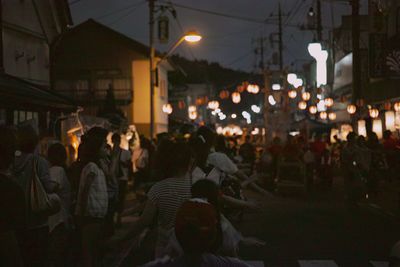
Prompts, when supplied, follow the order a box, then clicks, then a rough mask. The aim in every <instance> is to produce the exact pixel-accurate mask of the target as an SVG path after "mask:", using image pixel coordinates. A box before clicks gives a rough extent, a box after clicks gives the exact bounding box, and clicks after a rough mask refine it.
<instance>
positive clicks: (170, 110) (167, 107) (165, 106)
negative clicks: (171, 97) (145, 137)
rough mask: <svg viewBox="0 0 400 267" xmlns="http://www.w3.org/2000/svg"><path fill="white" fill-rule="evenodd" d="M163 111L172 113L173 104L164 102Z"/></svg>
mask: <svg viewBox="0 0 400 267" xmlns="http://www.w3.org/2000/svg"><path fill="white" fill-rule="evenodd" d="M162 111H163V112H164V113H165V114H168V115H169V114H171V113H172V111H173V108H172V106H171V104H164V105H163V106H162Z"/></svg>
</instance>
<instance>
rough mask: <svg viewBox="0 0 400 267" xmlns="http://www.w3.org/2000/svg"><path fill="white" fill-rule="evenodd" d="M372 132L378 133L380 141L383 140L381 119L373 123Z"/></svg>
mask: <svg viewBox="0 0 400 267" xmlns="http://www.w3.org/2000/svg"><path fill="white" fill-rule="evenodd" d="M372 131H373V132H374V133H376V135H377V136H378V138H379V139H382V136H383V133H382V121H381V120H380V119H375V120H373V121H372Z"/></svg>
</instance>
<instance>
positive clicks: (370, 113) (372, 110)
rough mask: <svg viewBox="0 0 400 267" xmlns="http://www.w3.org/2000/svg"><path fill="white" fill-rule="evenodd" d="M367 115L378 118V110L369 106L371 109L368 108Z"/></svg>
mask: <svg viewBox="0 0 400 267" xmlns="http://www.w3.org/2000/svg"><path fill="white" fill-rule="evenodd" d="M369 116H370V117H371V118H373V119H376V118H378V116H379V110H378V109H376V108H371V109H370V110H369Z"/></svg>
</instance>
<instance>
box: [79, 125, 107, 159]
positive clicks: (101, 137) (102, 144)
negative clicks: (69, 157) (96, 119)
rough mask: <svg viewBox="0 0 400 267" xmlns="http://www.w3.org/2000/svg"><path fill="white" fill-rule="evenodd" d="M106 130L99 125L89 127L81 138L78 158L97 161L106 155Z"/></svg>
mask: <svg viewBox="0 0 400 267" xmlns="http://www.w3.org/2000/svg"><path fill="white" fill-rule="evenodd" d="M107 134H108V132H107V130H106V129H104V128H100V127H93V128H91V129H90V130H89V131H88V132H87V133H86V134H85V136H84V137H83V138H82V144H81V146H82V148H81V149H82V150H81V151H80V152H81V155H80V159H81V160H82V161H83V162H86V163H87V162H90V161H92V162H97V161H98V160H99V159H100V158H101V157H103V156H105V155H107V146H106V145H107V143H106V138H107Z"/></svg>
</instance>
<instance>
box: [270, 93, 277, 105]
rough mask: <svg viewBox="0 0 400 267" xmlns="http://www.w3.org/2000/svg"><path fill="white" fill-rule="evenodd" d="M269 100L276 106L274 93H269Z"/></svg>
mask: <svg viewBox="0 0 400 267" xmlns="http://www.w3.org/2000/svg"><path fill="white" fill-rule="evenodd" d="M268 102H269V104H270V105H271V106H275V105H276V101H275V98H274V96H273V95H269V96H268Z"/></svg>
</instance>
